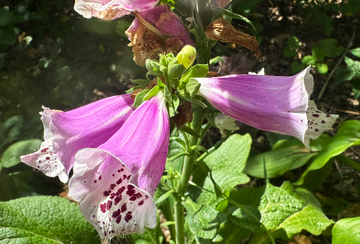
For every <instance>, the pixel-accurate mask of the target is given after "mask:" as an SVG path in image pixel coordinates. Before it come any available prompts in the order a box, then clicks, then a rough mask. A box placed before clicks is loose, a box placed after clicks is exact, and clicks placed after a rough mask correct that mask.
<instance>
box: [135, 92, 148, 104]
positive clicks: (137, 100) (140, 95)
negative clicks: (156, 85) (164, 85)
mask: <svg viewBox="0 0 360 244" xmlns="http://www.w3.org/2000/svg"><path fill="white" fill-rule="evenodd" d="M148 92H149V89H145V90H142V91H141V92H139V93H138V94H136V97H135V100H134V103H133V106H134V107H135V108H137V107H139V106H140V105H141V104H142V103H143V102H144V98H145V96H146V95H147V94H148Z"/></svg>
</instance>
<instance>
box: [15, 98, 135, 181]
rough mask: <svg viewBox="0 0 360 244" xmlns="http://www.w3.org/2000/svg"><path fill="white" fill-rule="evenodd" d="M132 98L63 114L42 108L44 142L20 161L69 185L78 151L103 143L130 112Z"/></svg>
mask: <svg viewBox="0 0 360 244" xmlns="http://www.w3.org/2000/svg"><path fill="white" fill-rule="evenodd" d="M132 104H133V99H132V98H131V95H130V94H129V95H122V96H113V97H108V98H104V99H102V100H99V101H96V102H93V103H90V104H88V105H85V106H83V107H80V108H77V109H74V110H71V111H68V112H62V111H59V110H51V109H49V108H45V107H43V109H44V111H43V112H41V113H40V114H41V115H42V116H41V120H42V122H43V125H44V139H45V141H44V142H43V143H42V144H41V147H40V149H39V150H38V151H37V152H35V153H32V154H28V155H24V156H21V161H22V162H24V163H26V164H28V165H29V166H31V167H33V168H35V169H38V170H41V171H42V172H43V173H45V175H47V176H50V177H56V176H59V178H60V180H61V181H62V182H64V183H65V182H67V181H68V174H69V172H70V170H71V168H72V167H73V165H74V162H75V158H74V157H75V154H76V152H77V151H78V150H80V149H82V148H87V147H98V146H100V145H101V144H103V143H104V142H106V141H107V140H108V139H109V138H110V137H111V136H112V135H113V134H115V133H116V131H118V130H119V128H120V127H121V126H122V125H123V123H124V122H125V120H126V119H127V118H128V117H129V115H130V114H131V113H132V112H133V110H134V108H133V107H132Z"/></svg>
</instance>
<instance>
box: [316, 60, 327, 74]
mask: <svg viewBox="0 0 360 244" xmlns="http://www.w3.org/2000/svg"><path fill="white" fill-rule="evenodd" d="M315 67H316V68H317V69H318V71H319V73H320V74H326V73H327V72H328V70H329V67H328V66H327V64H325V63H316V64H315Z"/></svg>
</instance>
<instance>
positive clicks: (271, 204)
mask: <svg viewBox="0 0 360 244" xmlns="http://www.w3.org/2000/svg"><path fill="white" fill-rule="evenodd" d="M302 207H303V205H302V203H301V201H299V200H298V199H296V198H295V197H293V196H291V195H290V194H289V193H288V192H287V191H286V190H284V189H281V188H279V187H275V186H273V185H271V184H267V185H266V189H265V192H264V195H263V196H262V197H261V201H260V205H259V211H260V213H261V222H262V223H263V224H264V225H265V227H266V228H267V229H268V230H274V229H276V228H277V227H278V226H279V224H281V223H282V222H283V221H284V220H285V219H286V218H288V217H289V216H290V215H292V214H293V213H296V212H298V211H300V210H301V209H302Z"/></svg>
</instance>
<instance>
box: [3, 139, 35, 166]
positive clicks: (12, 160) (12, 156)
mask: <svg viewBox="0 0 360 244" xmlns="http://www.w3.org/2000/svg"><path fill="white" fill-rule="evenodd" d="M40 144H41V140H39V139H31V140H25V141H19V142H16V143H14V144H12V145H11V146H10V147H8V148H7V149H6V150H5V152H4V154H3V155H2V156H1V159H0V162H1V163H3V166H4V167H5V168H9V167H12V166H15V165H17V164H18V163H20V156H21V155H25V154H28V153H32V152H34V151H36V150H37V149H39V147H40Z"/></svg>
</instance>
